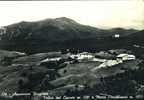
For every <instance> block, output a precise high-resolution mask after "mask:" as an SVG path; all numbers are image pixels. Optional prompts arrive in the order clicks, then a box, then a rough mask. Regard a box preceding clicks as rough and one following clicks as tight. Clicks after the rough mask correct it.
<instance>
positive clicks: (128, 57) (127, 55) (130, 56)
mask: <svg viewBox="0 0 144 100" xmlns="http://www.w3.org/2000/svg"><path fill="white" fill-rule="evenodd" d="M117 59H122V60H123V61H126V60H135V59H136V57H135V56H134V55H130V54H125V53H123V54H119V55H118V56H117Z"/></svg>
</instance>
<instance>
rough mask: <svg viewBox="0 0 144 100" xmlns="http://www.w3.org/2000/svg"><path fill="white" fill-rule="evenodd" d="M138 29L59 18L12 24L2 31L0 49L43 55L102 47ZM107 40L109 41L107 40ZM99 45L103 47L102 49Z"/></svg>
mask: <svg viewBox="0 0 144 100" xmlns="http://www.w3.org/2000/svg"><path fill="white" fill-rule="evenodd" d="M135 32H138V30H134V29H122V28H114V29H109V30H104V29H98V28H95V27H91V26H88V25H82V24H80V23H77V22H76V21H74V20H72V19H69V18H66V17H60V18H55V19H45V20H41V21H37V22H25V21H22V22H20V23H16V24H12V25H8V26H5V27H3V28H2V29H1V30H0V39H1V43H0V49H8V50H17V51H22V52H23V51H24V52H30V53H32V51H33V52H44V51H47V50H48V51H49V50H50V51H52V50H60V49H66V48H79V49H81V48H83V49H84V48H100V47H101V45H102V44H101V43H104V44H105V43H106V45H107V43H111V41H110V42H109V38H111V37H113V36H114V35H115V34H119V35H120V37H126V36H128V35H131V34H133V33H135ZM105 38H106V39H108V41H106V39H105ZM99 45H100V46H99Z"/></svg>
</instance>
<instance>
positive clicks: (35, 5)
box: [0, 0, 144, 29]
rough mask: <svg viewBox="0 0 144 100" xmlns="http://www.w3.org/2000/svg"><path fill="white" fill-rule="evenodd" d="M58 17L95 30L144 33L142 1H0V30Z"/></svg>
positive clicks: (143, 5)
mask: <svg viewBox="0 0 144 100" xmlns="http://www.w3.org/2000/svg"><path fill="white" fill-rule="evenodd" d="M57 17H68V18H71V19H73V20H75V21H77V22H79V23H81V24H85V25H90V26H94V27H98V28H115V27H122V28H135V29H144V0H117V1H116V0H97V1H0V26H6V25H10V24H13V23H17V22H20V21H38V20H43V19H47V18H57Z"/></svg>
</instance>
